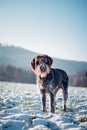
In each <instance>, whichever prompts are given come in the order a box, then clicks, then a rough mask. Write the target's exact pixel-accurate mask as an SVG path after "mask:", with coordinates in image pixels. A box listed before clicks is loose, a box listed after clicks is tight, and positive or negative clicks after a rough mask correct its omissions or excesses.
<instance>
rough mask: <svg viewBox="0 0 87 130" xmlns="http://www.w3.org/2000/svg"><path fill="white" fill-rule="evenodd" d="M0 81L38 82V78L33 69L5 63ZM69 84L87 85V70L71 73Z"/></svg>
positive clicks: (1, 69)
mask: <svg viewBox="0 0 87 130" xmlns="http://www.w3.org/2000/svg"><path fill="white" fill-rule="evenodd" d="M0 81H8V82H21V83H36V78H35V75H34V74H33V72H32V71H31V70H26V69H23V68H16V67H13V66H11V65H8V66H4V65H3V66H0ZM69 84H70V85H71V86H81V87H87V70H83V71H81V72H78V73H77V75H69Z"/></svg>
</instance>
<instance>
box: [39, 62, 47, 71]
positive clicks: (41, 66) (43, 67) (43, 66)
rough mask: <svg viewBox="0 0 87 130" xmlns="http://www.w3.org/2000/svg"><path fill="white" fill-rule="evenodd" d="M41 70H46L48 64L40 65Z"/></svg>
mask: <svg viewBox="0 0 87 130" xmlns="http://www.w3.org/2000/svg"><path fill="white" fill-rule="evenodd" d="M40 71H41V72H43V73H44V72H45V71H46V64H45V63H43V64H41V65H40Z"/></svg>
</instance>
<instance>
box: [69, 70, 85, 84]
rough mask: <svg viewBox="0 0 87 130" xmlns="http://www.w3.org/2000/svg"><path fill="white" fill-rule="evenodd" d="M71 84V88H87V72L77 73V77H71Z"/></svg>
mask: <svg viewBox="0 0 87 130" xmlns="http://www.w3.org/2000/svg"><path fill="white" fill-rule="evenodd" d="M69 82H70V85H71V86H81V87H87V70H83V71H80V72H78V73H77V75H69Z"/></svg>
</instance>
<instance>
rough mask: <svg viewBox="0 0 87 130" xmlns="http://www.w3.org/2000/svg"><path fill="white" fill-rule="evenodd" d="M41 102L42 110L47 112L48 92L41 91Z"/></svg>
mask: <svg viewBox="0 0 87 130" xmlns="http://www.w3.org/2000/svg"><path fill="white" fill-rule="evenodd" d="M41 102H42V111H43V112H46V94H45V93H44V91H41Z"/></svg>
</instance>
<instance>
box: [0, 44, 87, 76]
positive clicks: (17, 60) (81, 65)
mask: <svg viewBox="0 0 87 130" xmlns="http://www.w3.org/2000/svg"><path fill="white" fill-rule="evenodd" d="M35 55H37V53H35V52H33V51H29V50H26V49H24V48H21V47H15V46H3V45H0V66H2V65H12V66H14V67H17V68H26V69H30V62H31V60H32V58H33V57H34V56H35ZM53 59H54V63H53V67H57V68H61V69H64V70H65V71H66V72H67V73H68V74H76V73H77V72H79V71H82V70H87V62H80V61H72V60H63V59H58V58H53Z"/></svg>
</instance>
